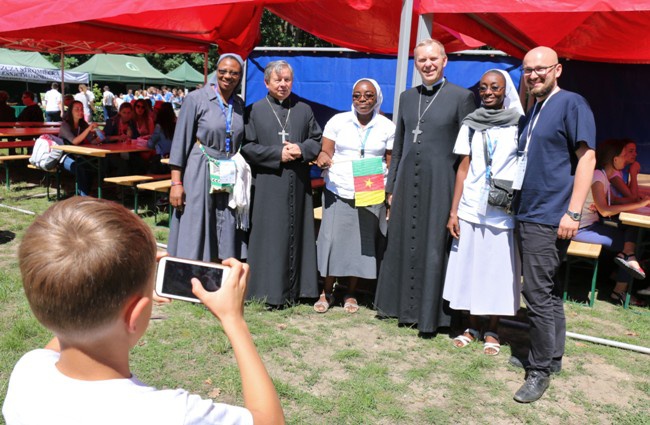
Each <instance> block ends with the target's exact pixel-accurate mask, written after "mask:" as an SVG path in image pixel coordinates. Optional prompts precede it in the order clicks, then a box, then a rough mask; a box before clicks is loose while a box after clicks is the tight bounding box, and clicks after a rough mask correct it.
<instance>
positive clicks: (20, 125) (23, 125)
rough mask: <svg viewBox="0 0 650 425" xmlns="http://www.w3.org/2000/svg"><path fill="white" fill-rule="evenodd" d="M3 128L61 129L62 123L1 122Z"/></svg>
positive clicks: (0, 125)
mask: <svg viewBox="0 0 650 425" xmlns="http://www.w3.org/2000/svg"><path fill="white" fill-rule="evenodd" d="M0 127H1V128H8V127H17V128H27V127H61V121H46V122H33V121H0Z"/></svg>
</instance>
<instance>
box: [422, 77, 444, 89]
mask: <svg viewBox="0 0 650 425" xmlns="http://www.w3.org/2000/svg"><path fill="white" fill-rule="evenodd" d="M443 81H445V78H444V77H442V78H441V79H439V80H438V81H437V82H435V83H433V84H424V83H422V85H423V86H424V88H426V89H427V90H429V91H431V90H433V88H434V87H435V86H439V85H440V84H442V82H443Z"/></svg>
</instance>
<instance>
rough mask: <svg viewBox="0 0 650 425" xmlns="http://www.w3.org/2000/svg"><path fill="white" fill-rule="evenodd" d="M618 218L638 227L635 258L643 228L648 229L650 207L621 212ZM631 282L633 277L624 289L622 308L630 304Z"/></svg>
mask: <svg viewBox="0 0 650 425" xmlns="http://www.w3.org/2000/svg"><path fill="white" fill-rule="evenodd" d="M618 218H619V220H621V223H623V224H625V225H627V226H635V227H639V228H640V229H639V235H638V236H637V241H636V250H637V253H636V254H637V258H641V257H640V256H639V255H640V250H641V243H642V242H643V230H644V229H650V207H643V208H639V209H636V210H634V211H627V212H622V213H620V214H619V215H618ZM633 283H634V279H630V281H629V283H628V287H627V291H626V296H625V303H624V304H623V307H624V308H628V306H629V305H630V298H631V294H632V284H633Z"/></svg>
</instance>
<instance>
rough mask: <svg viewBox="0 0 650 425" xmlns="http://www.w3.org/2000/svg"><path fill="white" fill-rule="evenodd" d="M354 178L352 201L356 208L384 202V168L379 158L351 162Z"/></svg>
mask: <svg viewBox="0 0 650 425" xmlns="http://www.w3.org/2000/svg"><path fill="white" fill-rule="evenodd" d="M352 176H353V177H354V201H355V206H357V207H366V206H368V205H377V204H380V203H382V202H384V199H386V193H385V190H384V168H383V166H382V160H381V157H375V158H363V159H357V160H354V161H352Z"/></svg>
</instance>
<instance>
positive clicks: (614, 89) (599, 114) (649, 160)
mask: <svg viewBox="0 0 650 425" xmlns="http://www.w3.org/2000/svg"><path fill="white" fill-rule="evenodd" d="M278 59H284V60H286V61H287V62H289V63H290V64H291V66H292V67H293V68H294V73H295V78H294V83H293V92H294V93H296V94H297V95H298V96H300V97H302V98H303V99H304V100H305V101H307V102H308V103H309V104H310V105H311V106H312V108H313V109H314V114H315V115H316V119H317V120H318V122H319V124H321V126H324V125H325V123H326V122H327V120H329V119H330V118H331V117H332V116H333V115H334V114H336V113H338V112H342V111H347V110H349V109H350V107H351V103H352V99H351V94H352V85H353V84H354V82H355V81H356V80H358V79H359V78H362V77H370V78H374V79H375V80H377V81H378V82H379V85H380V86H381V88H382V91H383V93H384V103H383V104H382V108H381V110H382V112H383V113H385V114H386V115H387V116H389V117H391V116H392V112H393V111H392V109H393V96H394V91H395V72H396V65H397V59H396V58H395V57H392V56H382V55H370V54H365V53H358V52H321V51H319V52H313V53H310V52H304V51H301V52H289V51H286V52H284V51H283V52H278V51H267V52H264V51H254V52H253V53H252V54H251V55H250V57H249V61H248V71H247V85H246V104H247V105H248V104H251V103H253V102H255V101H257V100H259V99H261V98H262V97H263V96H265V95H266V93H267V91H266V87H265V86H264V66H265V65H266V64H267V63H268V62H270V61H273V60H278ZM561 62H562V64H563V72H562V75H561V76H560V78H559V85H560V87H561V88H563V89H566V90H571V91H574V92H576V93H579V94H580V95H582V96H584V97H585V98H586V99H587V101H588V102H589V104H590V105H591V108H592V110H593V112H594V116H595V118H596V129H597V133H596V140H597V141H598V142H600V141H602V140H605V139H608V138H631V139H633V140H635V141H636V142H637V146H638V149H637V151H638V158H637V160H638V161H639V163H640V164H641V167H642V172H644V173H650V119H648V111H650V99H648V97H647V96H646V95H645V94H646V92H647V81H648V79H649V78H650V66H649V65H635V64H608V63H594V62H582V61H570V60H568V61H565V60H562V61H561ZM520 66H521V61H519V60H518V59H516V58H513V57H510V56H501V55H490V54H489V52H486V55H473V54H472V55H468V54H456V53H451V54H450V55H449V63H448V65H447V68H446V69H445V76H446V77H447V78H448V80H449V81H450V82H452V83H455V84H458V85H459V86H462V87H466V88H469V89H472V90H474V91H475V92H476V87H477V84H478V80H479V78H480V77H481V75H482V74H483V73H484V72H485V71H487V70H488V69H490V68H498V69H505V70H507V71H508V72H509V74H510V76H511V77H512V80H513V81H514V82H515V84H517V85H518V84H519V83H520V78H521V70H520ZM408 69H409V76H408V79H407V81H411V73H412V70H413V61H412V60H411V61H410V62H409V68H408ZM476 98H477V101H478V95H477V96H476Z"/></svg>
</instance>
